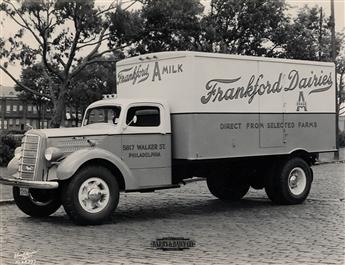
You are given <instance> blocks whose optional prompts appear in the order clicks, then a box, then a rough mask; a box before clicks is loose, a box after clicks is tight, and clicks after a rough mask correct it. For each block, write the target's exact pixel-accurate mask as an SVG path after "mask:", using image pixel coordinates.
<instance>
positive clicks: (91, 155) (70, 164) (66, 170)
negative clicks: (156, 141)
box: [57, 148, 138, 190]
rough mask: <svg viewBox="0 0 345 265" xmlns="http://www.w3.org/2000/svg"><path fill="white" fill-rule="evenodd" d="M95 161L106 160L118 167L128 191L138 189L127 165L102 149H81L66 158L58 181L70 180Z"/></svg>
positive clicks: (59, 168)
mask: <svg viewBox="0 0 345 265" xmlns="http://www.w3.org/2000/svg"><path fill="white" fill-rule="evenodd" d="M93 159H104V160H107V161H108V162H110V163H112V164H113V165H114V166H116V167H117V168H118V169H119V170H120V172H121V174H122V176H123V179H124V181H125V188H126V190H127V189H136V188H137V187H138V183H137V181H136V179H135V178H134V176H133V174H132V172H131V170H130V169H129V168H128V167H127V165H126V164H125V163H124V162H123V161H122V160H121V159H120V158H119V157H118V156H116V155H114V154H113V153H111V152H109V151H107V150H104V149H101V148H87V149H81V150H78V151H75V152H73V153H72V154H70V155H68V156H67V157H65V159H64V160H63V161H62V162H61V163H60V164H59V166H58V168H57V177H58V179H60V180H65V179H69V178H70V177H72V176H73V175H74V173H75V172H76V171H77V170H78V169H79V168H80V167H81V166H82V165H83V164H84V163H86V162H88V161H90V160H93Z"/></svg>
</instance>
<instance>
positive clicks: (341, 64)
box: [336, 55, 345, 115]
mask: <svg viewBox="0 0 345 265" xmlns="http://www.w3.org/2000/svg"><path fill="white" fill-rule="evenodd" d="M336 69H337V74H338V82H337V85H338V91H339V92H338V93H339V112H338V113H339V115H343V114H345V106H341V103H344V102H345V55H342V56H339V57H338V58H337V62H336Z"/></svg>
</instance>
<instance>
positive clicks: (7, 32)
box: [0, 0, 345, 86]
mask: <svg viewBox="0 0 345 265" xmlns="http://www.w3.org/2000/svg"><path fill="white" fill-rule="evenodd" d="M119 1H120V0H119ZM110 2H111V1H108V0H96V4H97V5H99V6H103V5H107V4H108V5H109V3H110ZM122 2H124V3H125V2H126V1H125V0H122ZM201 3H202V4H203V5H205V12H207V11H208V10H209V3H210V0H201ZM286 3H287V4H289V5H290V6H291V8H290V10H289V12H288V13H289V14H290V15H291V16H294V15H295V14H296V11H297V9H299V8H301V7H303V6H304V5H308V6H309V7H313V6H315V5H318V6H319V7H322V8H323V12H324V15H325V16H330V13H331V11H330V10H331V8H330V0H286ZM334 6H335V28H336V31H341V30H343V29H345V0H334ZM8 24H9V20H8V19H4V23H3V24H2V25H0V34H1V36H4V37H5V38H8V37H10V36H11V35H13V34H14V32H15V31H16V30H17V29H18V28H17V27H14V26H12V25H11V24H10V25H8ZM31 41H32V40H30V39H28V42H29V43H30V42H31ZM8 70H9V71H10V72H11V73H12V74H13V75H14V76H15V77H17V78H18V77H19V76H20V72H21V68H20V66H19V65H18V63H17V64H16V65H14V66H9V68H8ZM0 85H2V86H14V82H13V81H12V80H11V79H10V78H9V77H8V76H7V75H6V74H5V73H4V72H2V71H1V70H0Z"/></svg>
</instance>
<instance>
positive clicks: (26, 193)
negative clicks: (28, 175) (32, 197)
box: [19, 188, 29, 196]
mask: <svg viewBox="0 0 345 265" xmlns="http://www.w3.org/2000/svg"><path fill="white" fill-rule="evenodd" d="M19 195H20V196H29V189H27V188H19Z"/></svg>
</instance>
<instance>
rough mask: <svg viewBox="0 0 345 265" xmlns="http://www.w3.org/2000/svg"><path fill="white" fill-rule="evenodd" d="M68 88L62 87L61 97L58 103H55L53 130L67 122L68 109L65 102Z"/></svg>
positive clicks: (51, 123)
mask: <svg viewBox="0 0 345 265" xmlns="http://www.w3.org/2000/svg"><path fill="white" fill-rule="evenodd" d="M65 91H66V86H63V87H61V90H60V93H59V97H58V99H57V100H56V101H54V102H53V103H54V111H53V117H52V120H51V122H50V127H51V128H59V127H60V126H61V123H62V122H63V121H64V120H65V119H64V115H65V108H66V102H65V94H66V92H65Z"/></svg>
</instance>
